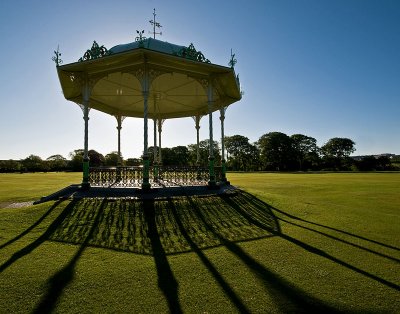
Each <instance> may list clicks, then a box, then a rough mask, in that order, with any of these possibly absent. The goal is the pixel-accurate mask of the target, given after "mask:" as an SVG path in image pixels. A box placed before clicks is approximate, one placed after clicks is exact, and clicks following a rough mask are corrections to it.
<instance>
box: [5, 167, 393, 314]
mask: <svg viewBox="0 0 400 314" xmlns="http://www.w3.org/2000/svg"><path fill="white" fill-rule="evenodd" d="M80 179H81V178H80V176H79V174H61V173H59V174H37V175H25V174H24V175H20V174H14V175H4V176H3V175H0V189H1V191H2V194H1V198H0V252H1V254H0V312H4V313H18V312H20V313H25V312H35V311H36V312H38V313H39V312H40V313H45V312H50V311H54V312H61V313H62V312H71V313H78V312H79V313H96V312H114V313H118V312H119V313H124V312H132V313H136V312H137V313H165V312H169V311H170V310H171V309H174V310H181V311H182V312H184V313H230V312H233V313H234V312H246V311H247V312H254V313H287V312H294V311H299V312H301V311H303V312H311V311H318V312H321V313H326V312H337V311H338V312H339V311H345V312H349V313H360V312H370V313H377V312H379V313H382V312H383V313H396V312H399V311H400V301H399V289H400V287H399V285H400V264H399V260H400V224H399V218H400V212H399V208H400V197H399V195H400V174H396V173H387V174H385V173H348V174H341V173H331V174H274V173H256V174H253V173H251V174H250V173H243V174H240V173H230V174H229V176H228V179H229V180H230V181H231V183H232V184H234V185H236V186H240V187H241V189H242V192H240V193H237V194H233V195H226V196H223V197H221V196H208V197H181V198H175V199H156V200H155V201H154V202H152V201H137V200H130V199H119V200H112V199H109V200H104V199H81V200H63V201H57V202H54V201H52V202H47V203H42V204H39V205H34V206H29V207H23V208H1V207H2V206H1V203H3V204H6V203H12V202H22V201H29V200H35V199H38V198H40V196H43V195H46V194H51V193H53V192H55V191H56V190H57V189H60V188H62V187H65V186H67V185H69V184H72V183H79V182H80ZM32 184H33V185H34V187H33V188H30V185H32ZM4 189H6V191H7V192H6V193H3V191H4ZM3 207H4V206H3Z"/></svg>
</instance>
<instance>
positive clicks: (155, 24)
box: [149, 9, 162, 39]
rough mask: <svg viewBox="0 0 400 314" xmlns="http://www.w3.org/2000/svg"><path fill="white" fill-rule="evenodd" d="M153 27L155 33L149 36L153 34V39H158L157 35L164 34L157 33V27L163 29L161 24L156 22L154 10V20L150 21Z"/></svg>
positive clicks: (154, 11)
mask: <svg viewBox="0 0 400 314" xmlns="http://www.w3.org/2000/svg"><path fill="white" fill-rule="evenodd" d="M149 22H150V24H151V25H153V32H150V31H149V34H153V38H154V39H156V35H162V32H159V33H157V32H156V27H158V28H161V27H162V26H161V24H160V23H158V22H156V9H154V10H153V19H152V20H150V21H149Z"/></svg>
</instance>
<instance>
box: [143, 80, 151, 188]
mask: <svg viewBox="0 0 400 314" xmlns="http://www.w3.org/2000/svg"><path fill="white" fill-rule="evenodd" d="M147 83H148V78H147V77H146V78H145V88H144V91H143V120H144V122H143V124H144V126H143V129H144V130H143V138H144V141H143V182H142V190H145V191H147V190H150V188H151V185H150V175H149V172H150V161H149V152H148V105H147V100H148V98H149V91H148V88H147V85H148V84H147Z"/></svg>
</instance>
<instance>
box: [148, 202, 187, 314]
mask: <svg viewBox="0 0 400 314" xmlns="http://www.w3.org/2000/svg"><path fill="white" fill-rule="evenodd" d="M143 211H144V219H145V223H146V225H147V236H148V238H149V239H150V243H151V249H152V253H153V256H154V262H155V264H156V269H157V276H158V287H159V289H160V290H161V291H162V292H163V294H164V296H165V298H166V300H167V303H168V308H169V310H170V312H171V313H182V309H181V305H180V303H179V297H178V288H179V287H178V282H177V280H176V279H175V276H174V274H173V272H172V269H171V266H170V265H169V262H168V259H167V254H166V252H165V250H164V248H163V245H162V243H161V241H160V234H159V231H158V228H157V221H156V220H157V215H156V209H155V206H154V200H143Z"/></svg>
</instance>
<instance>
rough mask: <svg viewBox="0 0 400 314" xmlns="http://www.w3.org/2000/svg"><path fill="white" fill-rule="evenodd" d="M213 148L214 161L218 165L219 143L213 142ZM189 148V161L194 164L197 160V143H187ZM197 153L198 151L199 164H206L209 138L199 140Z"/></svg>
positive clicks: (219, 158)
mask: <svg viewBox="0 0 400 314" xmlns="http://www.w3.org/2000/svg"><path fill="white" fill-rule="evenodd" d="M213 145H214V146H213V150H214V161H215V164H216V165H218V164H220V163H221V154H220V151H219V145H218V142H217V141H214V143H213ZM187 148H188V150H189V163H190V164H191V165H196V161H197V144H190V145H188V147H187ZM199 153H200V165H202V166H207V165H208V158H209V155H210V140H208V139H207V140H203V141H200V142H199Z"/></svg>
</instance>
